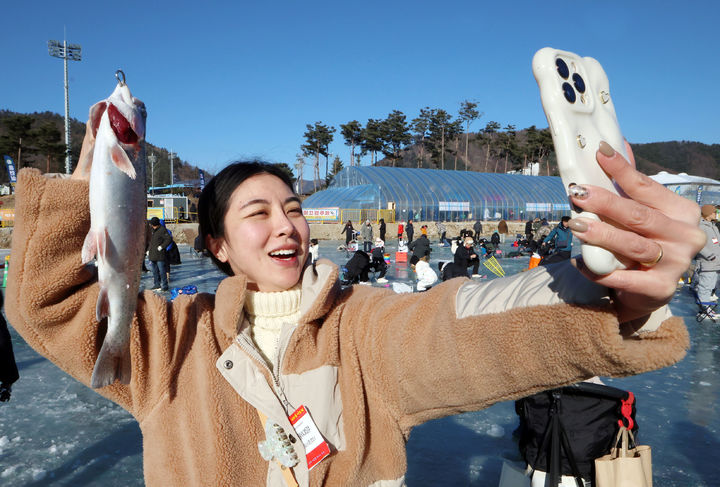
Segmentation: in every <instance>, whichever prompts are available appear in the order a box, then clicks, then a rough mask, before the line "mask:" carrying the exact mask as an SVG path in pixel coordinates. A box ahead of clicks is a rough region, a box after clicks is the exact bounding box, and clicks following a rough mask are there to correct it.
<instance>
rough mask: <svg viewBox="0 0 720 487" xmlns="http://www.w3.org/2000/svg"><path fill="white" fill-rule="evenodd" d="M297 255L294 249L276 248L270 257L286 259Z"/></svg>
mask: <svg viewBox="0 0 720 487" xmlns="http://www.w3.org/2000/svg"><path fill="white" fill-rule="evenodd" d="M294 255H295V251H294V250H276V251H275V252H270V257H277V258H280V259H286V258H288V257H292V256H294Z"/></svg>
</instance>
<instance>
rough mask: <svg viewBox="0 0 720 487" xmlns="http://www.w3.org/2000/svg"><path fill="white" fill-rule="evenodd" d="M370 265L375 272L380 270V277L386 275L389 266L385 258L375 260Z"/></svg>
mask: <svg viewBox="0 0 720 487" xmlns="http://www.w3.org/2000/svg"><path fill="white" fill-rule="evenodd" d="M370 266H371V267H372V268H373V271H374V272H378V271H380V276H379V277H378V279H381V278H383V277H385V273H387V268H388V266H387V264H386V263H385V261H384V260H373V261H372V263H371V264H370Z"/></svg>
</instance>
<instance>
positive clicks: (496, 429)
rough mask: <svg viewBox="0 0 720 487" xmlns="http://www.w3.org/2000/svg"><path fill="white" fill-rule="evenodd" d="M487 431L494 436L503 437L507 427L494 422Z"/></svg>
mask: <svg viewBox="0 0 720 487" xmlns="http://www.w3.org/2000/svg"><path fill="white" fill-rule="evenodd" d="M486 433H487V435H488V436H492V437H493V438H502V437H503V436H505V429H504V428H503V427H502V426H500V425H499V424H494V425H492V426H490V427H489V428H488V430H487V431H486Z"/></svg>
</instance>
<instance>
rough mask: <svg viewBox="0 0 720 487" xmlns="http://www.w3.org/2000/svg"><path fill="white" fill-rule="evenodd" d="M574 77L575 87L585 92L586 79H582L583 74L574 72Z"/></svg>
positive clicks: (580, 91)
mask: <svg viewBox="0 0 720 487" xmlns="http://www.w3.org/2000/svg"><path fill="white" fill-rule="evenodd" d="M572 79H573V85H575V89H576V90H578V92H579V93H585V80H584V79H582V76H580V75H579V74H577V73H573V75H572Z"/></svg>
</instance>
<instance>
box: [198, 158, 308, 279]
mask: <svg viewBox="0 0 720 487" xmlns="http://www.w3.org/2000/svg"><path fill="white" fill-rule="evenodd" d="M199 213H200V232H201V237H202V238H203V240H204V241H205V244H206V246H207V248H208V249H209V250H210V252H211V254H212V258H213V260H214V261H215V263H216V264H217V265H218V267H219V268H220V269H221V270H222V271H223V272H225V273H226V274H228V275H230V276H233V275H237V274H244V275H246V276H247V278H248V286H250V288H252V289H253V290H255V291H264V292H267V291H284V290H286V289H289V288H291V287H293V286H294V285H295V284H297V283H298V281H299V280H300V274H301V272H302V269H303V267H304V265H305V261H306V260H307V255H308V245H309V235H310V229H309V227H308V224H307V221H306V220H305V217H303V213H302V207H301V206H300V199H299V198H298V197H297V196H296V195H295V193H294V192H293V189H292V183H291V182H290V181H289V180H288V178H287V176H286V175H285V174H284V173H283V172H282V171H280V170H278V169H277V168H276V167H275V166H272V165H269V164H261V163H257V162H249V163H236V164H232V165H230V166H228V167H226V168H225V169H223V170H222V171H221V172H220V173H219V174H218V175H217V177H215V178H213V179H212V180H211V181H210V184H208V186H207V188H206V189H205V190H204V191H203V193H202V195H201V196H200V202H199Z"/></svg>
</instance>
